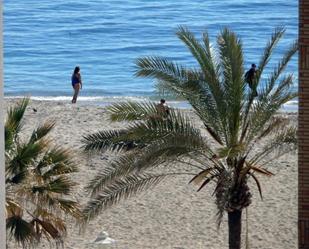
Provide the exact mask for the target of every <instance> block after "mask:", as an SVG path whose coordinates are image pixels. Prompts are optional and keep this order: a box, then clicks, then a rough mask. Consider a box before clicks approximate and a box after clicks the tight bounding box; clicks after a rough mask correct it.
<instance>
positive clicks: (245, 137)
mask: <svg viewBox="0 0 309 249" xmlns="http://www.w3.org/2000/svg"><path fill="white" fill-rule="evenodd" d="M283 34H284V29H283V28H277V29H276V30H275V31H274V33H273V35H272V37H271V39H270V41H269V42H268V43H267V45H266V48H265V50H264V53H263V54H262V56H261V59H260V62H259V65H258V71H257V73H256V75H255V78H254V84H255V86H256V87H257V89H258V96H257V97H256V94H255V92H254V91H251V90H249V88H247V84H246V82H245V79H244V78H245V77H244V65H243V50H242V44H241V41H240V39H239V38H238V37H237V35H236V34H235V33H233V32H232V31H230V30H228V29H223V30H222V31H221V33H220V34H219V35H218V38H217V49H214V48H212V47H211V45H210V41H209V37H208V34H207V33H203V38H202V42H199V41H198V40H197V39H196V38H195V37H194V35H193V34H192V33H191V32H190V31H189V30H188V29H186V28H184V27H180V28H179V30H178V32H177V36H178V38H179V39H180V40H181V41H182V42H183V43H184V44H185V45H186V46H187V47H188V48H189V50H190V52H191V54H192V55H193V57H194V58H195V59H196V60H197V63H198V65H199V67H198V68H188V67H185V66H182V65H179V64H177V63H174V62H171V61H169V60H168V59H165V58H161V57H146V58H140V59H138V60H137V72H136V75H137V76H140V77H150V78H154V79H156V80H157V88H158V89H159V90H161V91H163V92H165V93H166V94H171V95H173V96H176V97H181V98H183V99H185V100H187V101H188V102H189V103H190V104H191V106H192V108H193V110H194V112H195V114H196V115H197V116H198V117H199V118H200V119H201V121H202V122H203V124H204V127H205V129H206V130H207V132H208V134H209V136H208V137H203V136H202V135H201V131H200V130H199V129H198V128H195V127H194V124H193V123H192V122H191V120H190V119H189V118H188V117H186V115H184V114H183V113H182V112H181V111H179V110H176V109H173V110H171V112H170V115H169V116H168V118H166V117H158V113H157V111H156V106H155V105H154V104H153V103H132V102H127V103H118V104H114V105H112V106H111V107H109V108H108V110H109V113H110V118H111V120H112V121H128V122H130V125H129V127H128V128H126V129H123V130H111V131H104V130H103V131H99V132H96V133H94V134H90V135H87V136H85V137H84V139H83V142H84V149H85V150H86V151H95V150H97V151H104V150H107V149H111V150H122V151H124V153H123V155H122V156H120V158H117V159H116V160H114V161H112V162H111V163H110V165H109V166H108V167H107V168H105V169H104V170H102V172H100V173H98V174H97V176H96V177H95V178H94V179H93V180H92V181H90V182H89V184H88V186H87V189H88V190H89V191H90V192H91V197H92V199H91V200H90V201H89V202H88V204H87V206H86V207H85V209H84V213H85V215H86V217H88V219H92V218H94V217H95V216H97V215H98V214H99V213H100V212H101V211H102V210H104V209H105V208H107V207H109V206H110V205H112V204H115V203H117V202H118V201H119V200H120V199H122V198H126V197H129V196H131V195H133V194H136V193H137V192H139V191H142V190H144V189H148V188H150V187H151V186H153V185H156V184H158V183H159V182H160V181H161V180H163V179H166V178H168V177H173V176H175V175H177V174H182V173H181V172H178V173H175V170H174V169H175V167H177V165H181V164H186V165H187V166H189V167H190V168H191V169H192V170H191V171H190V172H184V173H183V174H192V176H193V177H192V180H191V181H190V182H194V183H197V184H199V188H198V190H197V191H201V190H202V189H203V188H204V187H205V186H206V185H208V184H209V183H210V182H214V186H215V188H214V196H215V203H216V205H217V207H218V224H220V221H221V219H222V216H223V215H224V213H227V215H228V229H229V248H230V249H239V248H240V247H241V215H242V211H243V209H244V208H246V207H248V206H249V205H250V203H251V197H252V194H251V192H250V188H249V186H248V181H249V179H250V178H251V179H253V181H254V182H255V183H256V185H257V187H258V190H259V193H260V196H261V197H262V190H261V185H260V182H259V179H258V176H257V175H258V174H260V175H265V176H271V175H272V173H271V172H270V171H269V170H268V169H267V168H266V165H267V163H269V162H270V161H271V160H274V159H276V158H278V157H279V156H282V155H283V154H285V153H287V152H290V151H291V150H294V149H296V146H295V144H296V127H293V126H292V125H290V124H289V120H287V119H285V118H283V117H281V116H279V115H277V112H278V110H279V109H280V107H282V105H283V104H285V103H287V102H288V101H289V100H291V99H293V98H295V97H296V96H297V94H296V93H295V92H294V91H293V88H292V85H293V84H292V83H293V75H292V74H286V75H282V72H283V71H284V69H285V68H286V66H287V64H288V62H289V60H290V59H291V57H292V56H293V55H294V54H295V53H296V51H297V48H298V45H297V43H293V44H292V45H291V47H290V48H288V49H287V51H286V53H285V54H284V55H283V58H282V59H281V60H280V62H279V63H278V65H277V67H275V68H274V70H273V71H272V72H271V73H270V74H269V75H268V76H267V77H266V76H265V77H262V75H263V72H264V69H265V68H266V66H267V64H268V62H269V60H270V57H271V54H272V52H273V50H274V48H275V46H276V44H277V43H278V41H279V40H280V38H281V37H282V36H283ZM211 141H214V142H215V144H216V145H211V143H210V142H211ZM212 144H213V143H212ZM258 146H260V148H261V149H257V148H259V147H258ZM137 151H138V153H137ZM175 162H177V163H178V164H175ZM161 164H164V165H165V167H162V168H160V169H162V173H161V174H153V173H150V170H152V169H153V168H154V167H156V166H158V165H161ZM165 170H166V171H167V172H166V171H165ZM168 170H172V172H170V171H168Z"/></svg>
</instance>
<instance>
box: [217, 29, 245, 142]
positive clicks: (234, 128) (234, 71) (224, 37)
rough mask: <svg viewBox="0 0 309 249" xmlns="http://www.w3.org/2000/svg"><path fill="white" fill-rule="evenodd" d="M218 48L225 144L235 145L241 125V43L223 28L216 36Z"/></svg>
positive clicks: (243, 88)
mask: <svg viewBox="0 0 309 249" xmlns="http://www.w3.org/2000/svg"><path fill="white" fill-rule="evenodd" d="M217 43H218V48H219V51H220V59H221V64H220V65H222V73H223V78H224V80H223V84H224V99H225V101H226V103H227V104H226V108H227V110H226V111H225V113H226V119H227V120H228V122H227V123H226V125H227V127H226V129H227V130H228V132H227V133H226V134H228V136H229V137H228V140H227V144H228V146H230V145H235V144H236V143H237V139H238V131H239V127H240V125H241V116H240V114H241V109H242V106H243V99H244V94H245V92H244V90H245V82H244V79H243V74H244V69H243V54H242V44H241V41H240V39H239V38H238V37H237V36H236V34H235V33H233V32H231V31H229V30H228V29H224V30H223V31H222V32H221V34H220V36H219V37H218V42H217Z"/></svg>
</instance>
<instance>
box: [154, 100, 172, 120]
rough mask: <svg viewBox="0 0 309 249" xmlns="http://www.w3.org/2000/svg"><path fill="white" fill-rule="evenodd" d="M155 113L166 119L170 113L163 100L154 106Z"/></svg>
mask: <svg viewBox="0 0 309 249" xmlns="http://www.w3.org/2000/svg"><path fill="white" fill-rule="evenodd" d="M156 109H157V112H158V114H159V115H160V116H163V117H167V116H168V115H169V113H170V111H169V108H168V106H166V104H165V99H161V100H160V103H159V104H157V105H156Z"/></svg>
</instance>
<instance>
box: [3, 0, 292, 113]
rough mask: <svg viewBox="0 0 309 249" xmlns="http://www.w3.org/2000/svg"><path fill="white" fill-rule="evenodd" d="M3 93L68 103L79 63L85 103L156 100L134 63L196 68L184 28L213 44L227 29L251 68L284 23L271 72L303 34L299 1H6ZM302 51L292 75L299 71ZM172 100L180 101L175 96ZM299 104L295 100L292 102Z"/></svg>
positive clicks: (270, 68)
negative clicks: (159, 61)
mask: <svg viewBox="0 0 309 249" xmlns="http://www.w3.org/2000/svg"><path fill="white" fill-rule="evenodd" d="M3 4H4V12H3V13H4V14H3V15H4V22H3V25H4V93H5V96H6V97H21V96H31V97H32V98H33V99H41V100H44V99H45V100H50V101H61V100H62V101H70V99H71V96H72V86H71V82H70V80H71V74H72V71H73V69H74V67H75V66H77V65H79V66H80V68H81V74H82V78H83V89H82V91H81V93H80V97H79V101H88V102H89V101H93V102H104V101H106V100H107V99H108V101H112V100H116V101H118V100H123V99H134V100H135V99H137V100H138V99H157V98H159V97H160V96H159V95H158V93H157V92H156V91H155V88H154V85H155V81H154V80H153V79H145V78H137V77H135V76H134V74H135V72H136V66H135V62H136V60H137V59H138V58H141V57H145V56H163V57H166V58H168V59H171V60H173V61H175V62H177V63H180V64H183V65H185V66H188V67H197V66H198V65H197V63H196V61H195V60H194V59H193V57H192V56H191V54H190V52H189V51H188V49H187V48H186V47H185V45H184V44H183V43H182V42H181V41H180V40H179V39H178V38H177V36H176V34H175V33H176V31H177V29H178V27H179V26H186V27H187V28H188V29H189V30H191V31H192V32H193V33H194V34H195V35H196V37H197V38H198V39H201V37H202V33H203V32H206V31H207V32H208V33H209V35H210V39H211V42H212V44H213V46H214V47H215V46H216V45H215V44H216V37H217V35H218V34H219V32H220V31H221V30H222V29H223V28H225V27H228V28H230V29H231V30H233V31H234V32H236V33H237V34H238V35H239V37H240V38H241V40H242V42H243V49H244V55H245V67H247V68H248V69H249V68H250V65H251V63H256V64H257V63H258V61H259V58H260V56H261V55H262V53H263V48H264V47H265V45H266V44H267V42H268V40H269V38H270V36H271V34H272V32H273V31H274V29H275V28H276V27H280V26H283V27H285V28H286V33H285V36H284V38H283V39H282V40H281V42H280V43H279V45H278V47H277V49H276V50H275V51H274V55H273V60H271V61H270V63H269V67H268V68H267V70H266V75H265V76H264V79H266V78H267V73H270V72H271V71H272V70H273V67H274V66H276V65H277V63H278V60H279V59H280V58H281V57H282V55H283V53H284V51H285V50H286V49H287V48H288V46H289V44H291V43H292V42H293V41H294V40H296V39H297V36H298V1H296V0H289V1H286V0H272V1H269V0H250V1H248V0H190V1H189V0H177V1H175V0H160V1H152V0H125V1H123V0H88V1H87V0H74V1H73V0H66V1H65V0H57V1H50V0H40V1H37V0H23V1H21V0H4V3H3ZM297 60H298V58H297V55H296V56H294V58H293V59H292V61H291V62H290V64H289V66H288V67H287V69H286V72H292V73H294V76H295V85H294V87H295V89H297V70H298V68H297ZM170 101H171V102H177V101H176V100H173V99H171V100H170ZM289 104H290V105H291V106H292V107H291V108H292V109H293V108H295V107H296V106H297V100H295V101H292V102H291V103H289Z"/></svg>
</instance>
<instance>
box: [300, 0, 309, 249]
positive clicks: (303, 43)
mask: <svg viewBox="0 0 309 249" xmlns="http://www.w3.org/2000/svg"><path fill="white" fill-rule="evenodd" d="M299 46H300V47H299V123H298V129H299V130H298V138H299V147H298V164H299V168H298V172H299V173H298V228H299V230H298V238H299V240H298V242H299V249H309V0H299Z"/></svg>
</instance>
